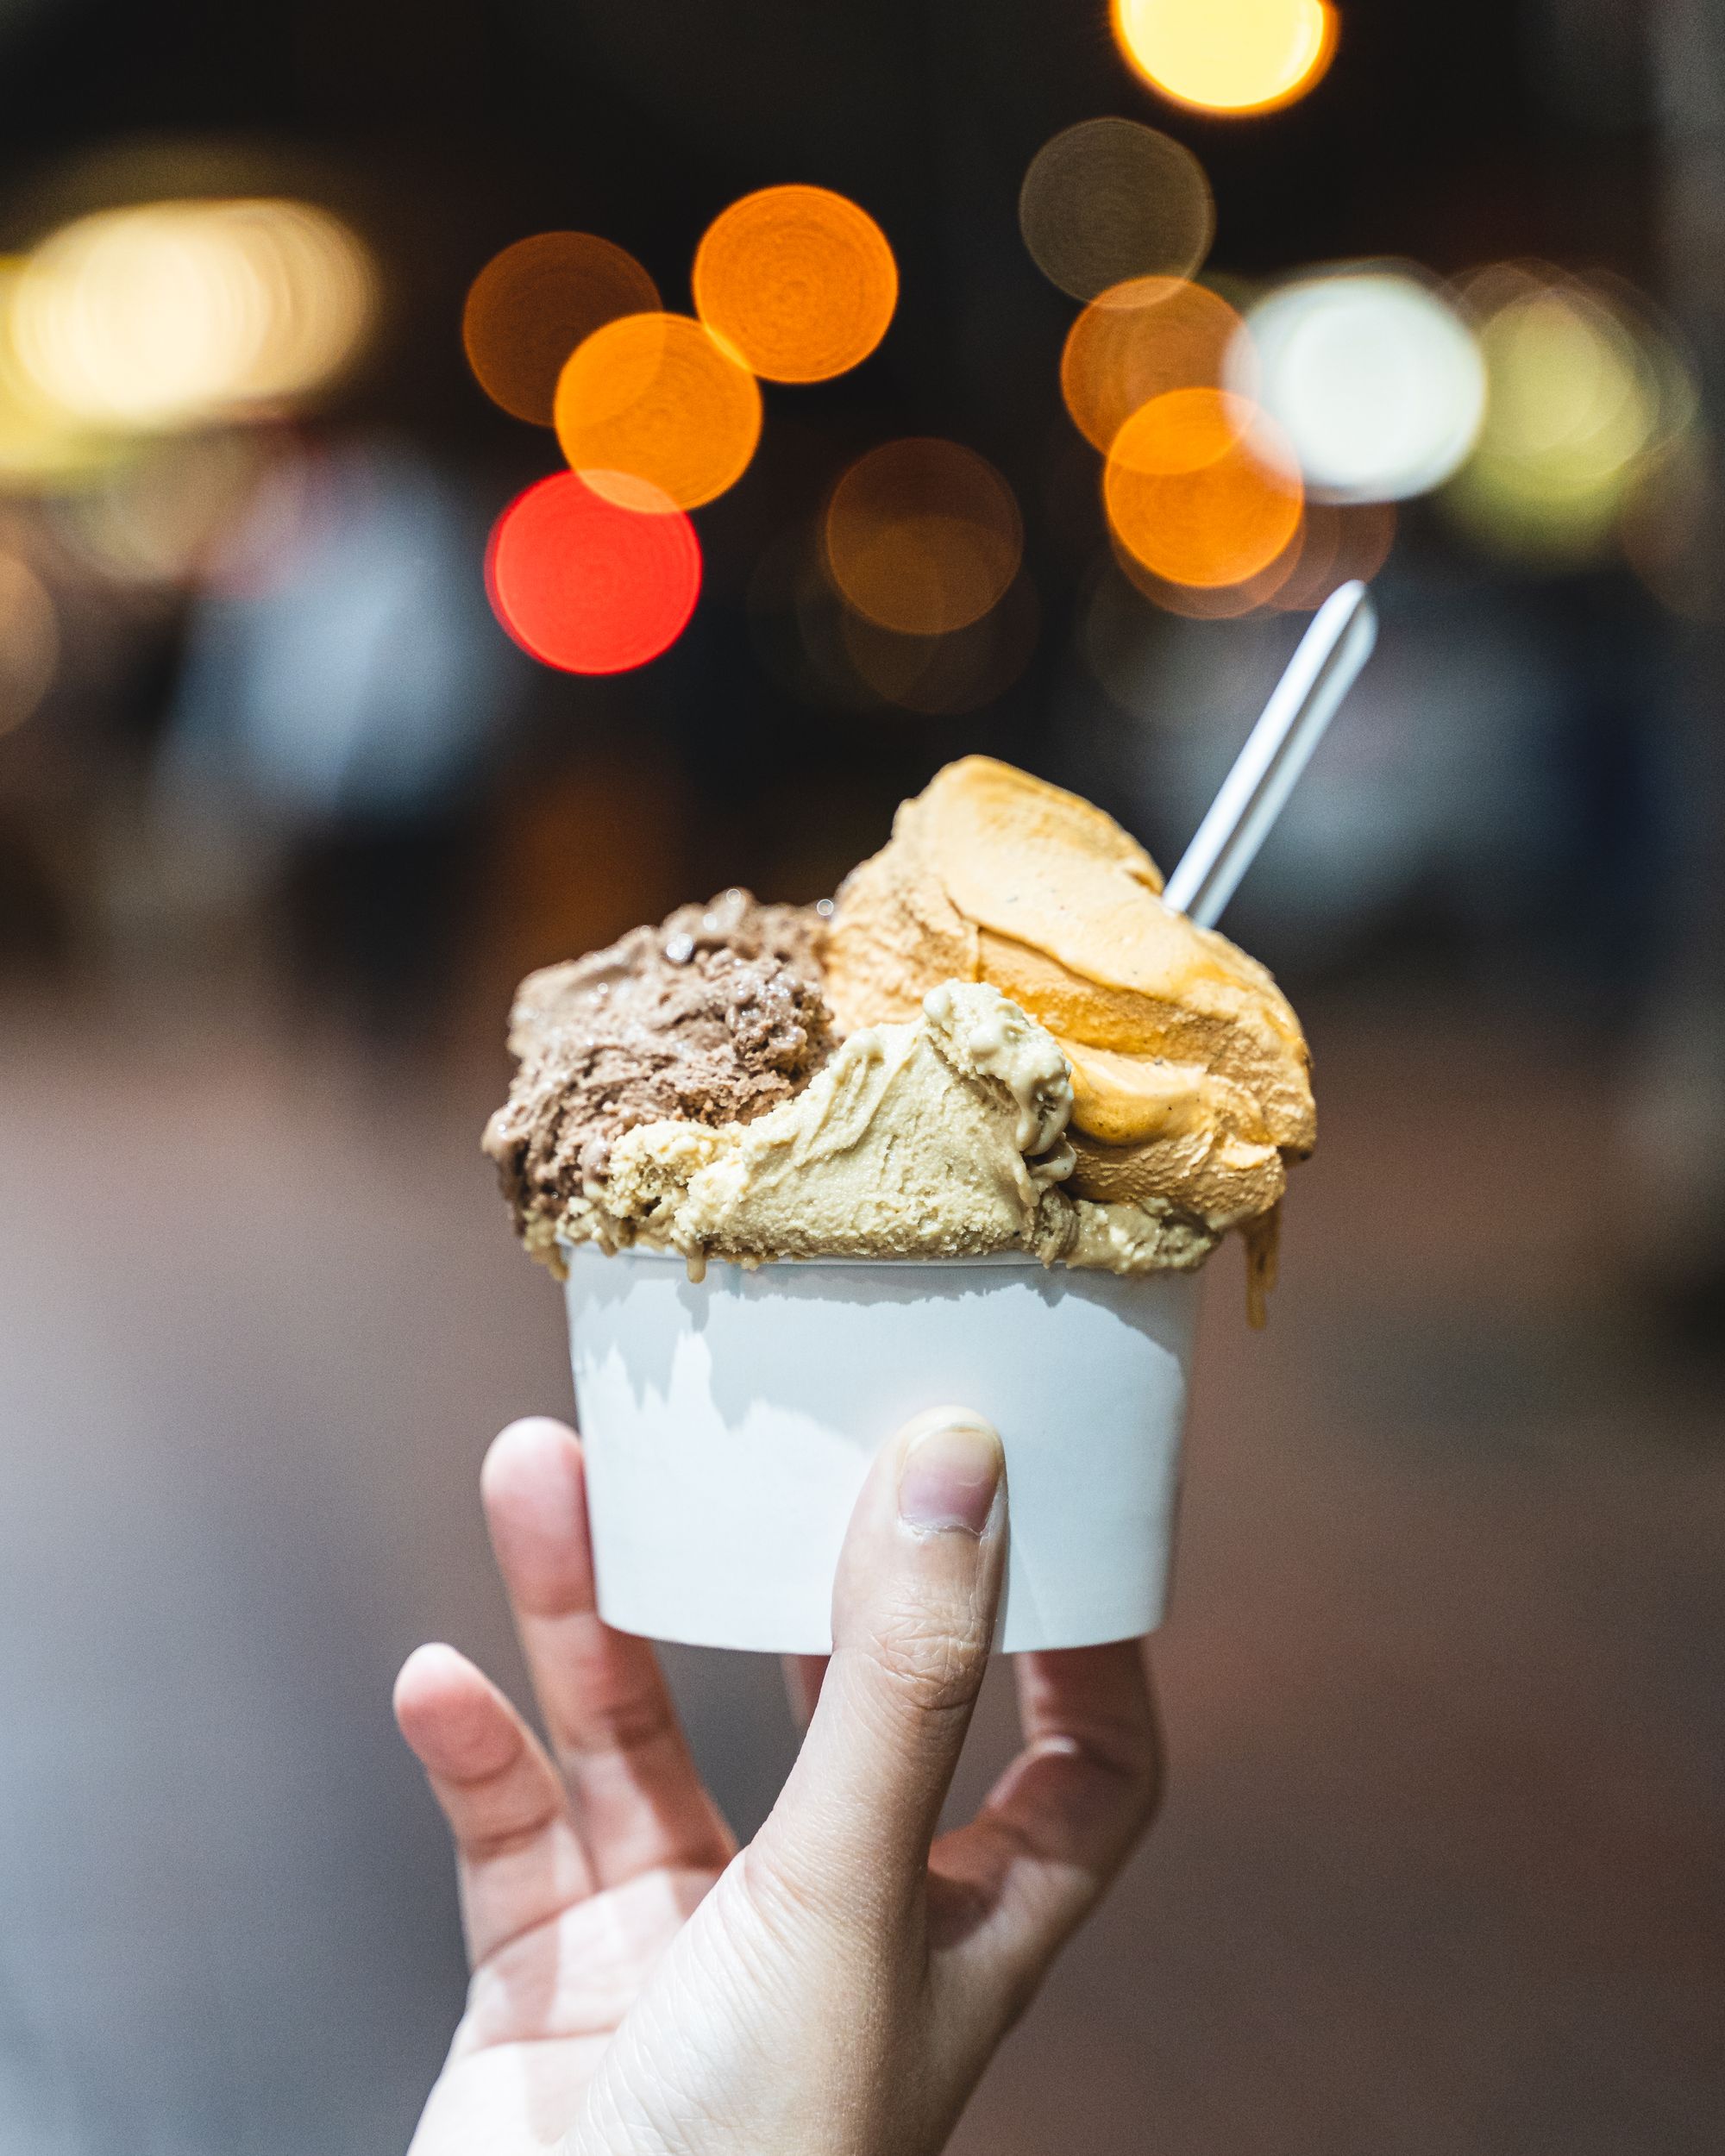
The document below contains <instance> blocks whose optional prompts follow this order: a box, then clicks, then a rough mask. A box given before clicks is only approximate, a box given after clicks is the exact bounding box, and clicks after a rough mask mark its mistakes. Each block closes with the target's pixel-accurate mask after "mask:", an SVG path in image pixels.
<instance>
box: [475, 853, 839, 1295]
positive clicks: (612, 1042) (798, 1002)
mask: <svg viewBox="0 0 1725 2156" xmlns="http://www.w3.org/2000/svg"><path fill="white" fill-rule="evenodd" d="M821 926H822V924H821V921H820V918H819V915H818V914H817V913H816V912H814V910H813V909H812V908H804V907H800V906H762V905H759V904H757V903H756V900H755V899H752V898H751V897H750V894H749V893H747V892H746V891H726V892H724V893H722V894H721V895H720V896H719V897H718V898H716V899H713V900H712V903H711V904H710V905H708V906H679V907H678V909H677V910H676V912H674V913H673V914H671V915H670V916H669V917H668V918H667V919H666V920H665V921H664V922H662V924H660V926H659V927H657V928H637V929H631V930H630V931H629V933H628V935H626V936H624V937H620V938H619V939H618V942H616V943H612V944H610V945H609V946H608V947H607V948H606V949H605V950H596V951H592V952H589V953H588V955H587V956H586V957H585V958H577V959H574V960H572V961H570V962H568V963H567V964H564V965H559V966H547V967H545V968H543V969H542V970H541V971H540V972H538V973H534V974H530V975H528V977H527V978H526V980H525V981H523V982H522V984H521V987H520V989H519V991H518V992H517V997H516V1002H515V1007H514V1010H513V1011H512V1012H511V1017H510V1036H509V1043H510V1047H511V1050H512V1051H513V1052H514V1054H515V1055H516V1056H517V1057H518V1058H519V1061H520V1069H519V1070H518V1071H517V1075H516V1081H515V1083H514V1085H513V1087H511V1090H510V1096H509V1099H508V1100H507V1102H506V1103H505V1105H504V1106H502V1107H501V1108H499V1110H498V1112H497V1113H496V1114H495V1115H494V1116H492V1119H491V1121H490V1123H489V1124H488V1125H486V1133H485V1141H484V1143H485V1150H486V1152H487V1153H488V1154H490V1156H491V1157H492V1159H493V1160H494V1161H495V1162H496V1163H497V1164H498V1169H499V1174H500V1175H501V1178H502V1181H503V1186H504V1189H505V1194H507V1196H508V1198H509V1200H510V1201H511V1204H512V1205H513V1206H514V1207H515V1211H516V1217H517V1225H518V1226H519V1228H520V1231H521V1233H522V1235H523V1237H524V1239H525V1240H526V1242H527V1243H528V1244H529V1247H530V1248H531V1249H533V1250H535V1251H536V1253H541V1254H544V1255H547V1256H549V1255H550V1254H551V1245H552V1243H553V1241H554V1239H555V1231H556V1226H557V1223H558V1221H559V1219H561V1216H562V1215H563V1214H564V1213H565V1212H566V1210H567V1209H568V1206H569V1205H570V1204H571V1202H572V1201H574V1200H579V1199H580V1196H581V1194H582V1192H583V1190H584V1189H585V1188H586V1187H587V1186H589V1185H591V1184H596V1183H599V1182H600V1181H602V1180H603V1178H604V1177H605V1175H606V1174H607V1172H608V1170H609V1169H610V1165H611V1154H612V1147H613V1146H614V1145H615V1144H616V1142H617V1140H618V1138H620V1137H621V1136H622V1135H623V1134H624V1131H630V1130H633V1129H635V1128H636V1127H637V1125H642V1124H649V1123H658V1122H662V1121H666V1120H673V1121H675V1122H679V1123H685V1124H698V1125H704V1126H707V1127H717V1126H718V1125H723V1124H732V1123H737V1124H741V1123H747V1122H749V1121H750V1119H752V1118H753V1117H755V1116H757V1115H760V1114H762V1113H764V1112H766V1111H767V1110H768V1109H769V1108H772V1107H775V1106H777V1104H778V1103H779V1102H780V1101H781V1100H787V1099H788V1098H789V1096H790V1095H791V1094H793V1093H795V1092H796V1091H798V1090H799V1089H800V1087H802V1086H803V1085H804V1084H806V1082H807V1081H808V1079H809V1078H810V1077H811V1076H812V1075H813V1074H814V1072H815V1071H816V1070H818V1069H819V1068H820V1067H821V1065H822V1064H823V1063H824V1062H825V1061H826V1059H827V1057H828V1056H829V1055H830V1053H831V1050H832V1046H833V1035H832V1030H831V1013H830V1012H828V1010H827V1007H826V1004H825V1000H823V998H822V994H821V987H820V967H819V960H818V959H817V958H816V956H815V947H816V943H817V939H818V937H819V932H820V930H821Z"/></svg>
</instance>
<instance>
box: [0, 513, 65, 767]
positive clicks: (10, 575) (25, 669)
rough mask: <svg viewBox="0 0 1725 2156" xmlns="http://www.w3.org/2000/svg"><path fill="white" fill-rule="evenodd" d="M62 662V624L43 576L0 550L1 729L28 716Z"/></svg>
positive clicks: (14, 556)
mask: <svg viewBox="0 0 1725 2156" xmlns="http://www.w3.org/2000/svg"><path fill="white" fill-rule="evenodd" d="M59 664H60V624H59V621H58V619H57V618H56V617H55V613H54V604H53V599H50V598H49V596H48V594H47V589H46V587H45V586H43V583H42V580H41V578H40V577H39V576H38V575H37V574H36V573H35V571H34V569H32V568H31V567H30V566H29V564H28V562H26V561H20V560H19V558H18V556H17V555H15V554H0V734H3V733H6V732H8V731H9V730H10V729H11V728H12V727H14V726H16V725H19V724H22V722H23V721H24V720H25V719H27V718H28V717H29V716H30V713H31V712H32V711H34V710H35V708H36V706H37V705H38V704H40V703H41V700H42V699H43V697H44V696H46V695H47V692H48V688H49V686H50V685H51V684H52V682H53V678H54V671H55V668H56V667H58V666H59Z"/></svg>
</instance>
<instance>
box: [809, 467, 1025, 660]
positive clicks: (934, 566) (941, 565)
mask: <svg viewBox="0 0 1725 2156" xmlns="http://www.w3.org/2000/svg"><path fill="white" fill-rule="evenodd" d="M822 536H823V539H824V542H825V556H826V566H827V569H828V572H829V573H830V574H831V578H832V580H833V582H834V583H835V584H836V585H837V587H838V589H839V591H840V592H842V593H843V594H844V598H845V599H848V600H849V601H850V605H852V606H854V607H855V608H856V611H857V612H858V613H859V614H865V615H867V616H868V617H869V620H870V621H873V622H877V623H879V624H880V625H881V628H883V629H894V630H898V631H899V632H900V634H901V635H905V636H940V635H943V634H944V633H945V632H947V631H948V630H955V629H963V627H964V626H965V624H967V623H969V622H973V621H975V620H977V619H978V618H979V617H981V616H982V615H983V614H986V613H987V612H988V609H989V608H990V607H991V606H993V605H994V604H995V602H996V601H997V600H998V599H1000V597H1001V595H1002V594H1003V593H1004V592H1005V591H1006V589H1007V586H1008V585H1010V584H1011V582H1012V580H1013V577H1014V576H1015V575H1016V574H1017V573H1018V567H1019V561H1020V559H1021V558H1022V556H1023V554H1024V523H1023V520H1022V518H1021V517H1019V505H1018V502H1017V500H1016V499H1015V498H1014V496H1013V490H1012V489H1011V487H1010V486H1007V482H1006V481H1005V479H1002V478H1001V476H1000V473H998V472H997V471H996V470H995V469H994V466H993V465H992V464H990V463H989V462H988V460H987V458H986V457H980V456H978V455H977V454H976V453H975V450H974V449H966V448H963V447H961V446H960V444H959V443H957V442H943V441H940V440H938V439H932V438H928V437H921V438H913V439H911V440H908V441H903V442H885V443H883V444H882V445H881V448H878V449H871V450H869V454H867V455H866V456H863V457H859V458H858V459H857V461H856V463H855V464H853V465H852V466H851V467H850V470H849V471H848V472H846V473H844V476H843V478H842V479H840V480H839V482H838V484H837V486H835V487H834V488H833V490H832V494H831V498H830V499H829V501H828V503H827V507H826V516H825V523H824V527H823V535H822Z"/></svg>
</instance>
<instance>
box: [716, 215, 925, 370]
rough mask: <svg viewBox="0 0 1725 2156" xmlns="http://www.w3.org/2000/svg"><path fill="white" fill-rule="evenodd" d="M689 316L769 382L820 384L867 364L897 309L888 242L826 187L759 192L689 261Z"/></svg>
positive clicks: (719, 223) (720, 219) (724, 218)
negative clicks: (691, 263) (691, 293)
mask: <svg viewBox="0 0 1725 2156" xmlns="http://www.w3.org/2000/svg"><path fill="white" fill-rule="evenodd" d="M693 283H694V298H695V312H696V313H697V314H698V315H699V317H700V318H701V320H702V321H703V322H704V323H706V326H707V328H708V329H711V330H712V332H713V334H714V335H715V336H718V337H720V338H722V339H723V340H724V342H725V343H726V344H728V345H730V346H731V348H733V350H735V351H736V352H737V354H739V355H740V356H741V358H742V359H743V360H744V361H745V362H746V364H747V365H748V366H749V367H750V368H752V369H753V371H754V372H755V373H756V374H760V375H762V376H764V377H765V378H766V379H767V380H768V381H769V382H824V381H826V380H828V379H830V378H831V376H833V375H835V374H843V373H844V372H845V371H846V370H847V369H848V368H850V367H855V366H856V365H857V364H858V362H859V361H861V360H866V359H867V358H868V356H869V354H870V353H871V352H872V351H873V350H874V349H875V346H876V345H877V344H878V343H879V342H881V338H882V337H883V336H885V335H886V334H887V327H888V323H890V322H891V321H892V319H893V310H894V307H895V306H896V305H897V304H898V298H899V270H898V265H897V263H896V262H895V261H894V260H893V250H892V248H890V247H889V246H888V243H887V235H886V234H885V233H884V232H882V231H881V228H880V226H879V225H877V224H876V223H875V220H874V219H873V218H872V217H871V216H869V213H868V211H867V210H860V209H858V207H857V206H856V204H855V203H854V202H851V201H850V200H849V199H848V198H847V197H845V196H844V195H836V194H834V193H833V192H832V191H831V189H829V188H825V187H763V188H762V189H761V190H760V191H759V192H758V193H756V194H753V195H745V196H744V197H743V199H742V201H741V202H734V203H732V204H731V207H730V209H728V210H723V211H721V213H720V214H719V216H717V217H715V218H714V220H713V222H712V224H711V225H709V226H708V228H707V229H706V235H705V236H704V237H703V239H702V241H701V243H700V246H699V248H697V249H696V252H695V265H694V279H693Z"/></svg>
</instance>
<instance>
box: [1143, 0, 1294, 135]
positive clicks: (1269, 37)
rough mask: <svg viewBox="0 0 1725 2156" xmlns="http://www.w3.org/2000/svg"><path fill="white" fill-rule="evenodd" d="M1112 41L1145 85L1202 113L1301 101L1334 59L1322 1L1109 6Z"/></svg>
mask: <svg viewBox="0 0 1725 2156" xmlns="http://www.w3.org/2000/svg"><path fill="white" fill-rule="evenodd" d="M1113 18H1114V35H1115V37H1116V39H1117V40H1118V41H1119V43H1120V50H1121V51H1122V52H1123V53H1125V54H1126V59H1127V60H1129V61H1130V62H1131V63H1132V66H1134V67H1135V68H1136V69H1137V70H1138V72H1139V74H1141V75H1142V76H1143V77H1144V78H1145V80H1146V81H1147V82H1150V83H1152V84H1153V85H1155V86H1156V88H1157V89H1158V90H1159V91H1162V92H1163V93H1164V96H1166V97H1172V98H1173V99H1175V101H1176V103H1180V104H1185V105H1195V106H1197V107H1199V108H1200V109H1201V110H1203V111H1206V112H1268V111H1270V110H1273V109H1274V108H1275V107H1276V106H1277V105H1285V104H1291V103H1293V101H1294V100H1295V98H1296V97H1304V96H1305V94H1306V92H1307V91H1308V90H1310V89H1312V88H1313V87H1314V85H1315V84H1316V83H1317V82H1318V80H1319V78H1320V77H1321V76H1322V74H1323V73H1324V71H1325V70H1326V69H1327V67H1328V66H1329V64H1330V60H1331V59H1332V57H1333V53H1334V52H1335V43H1336V13H1335V9H1333V8H1331V7H1327V6H1325V5H1324V4H1322V0H1113Z"/></svg>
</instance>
